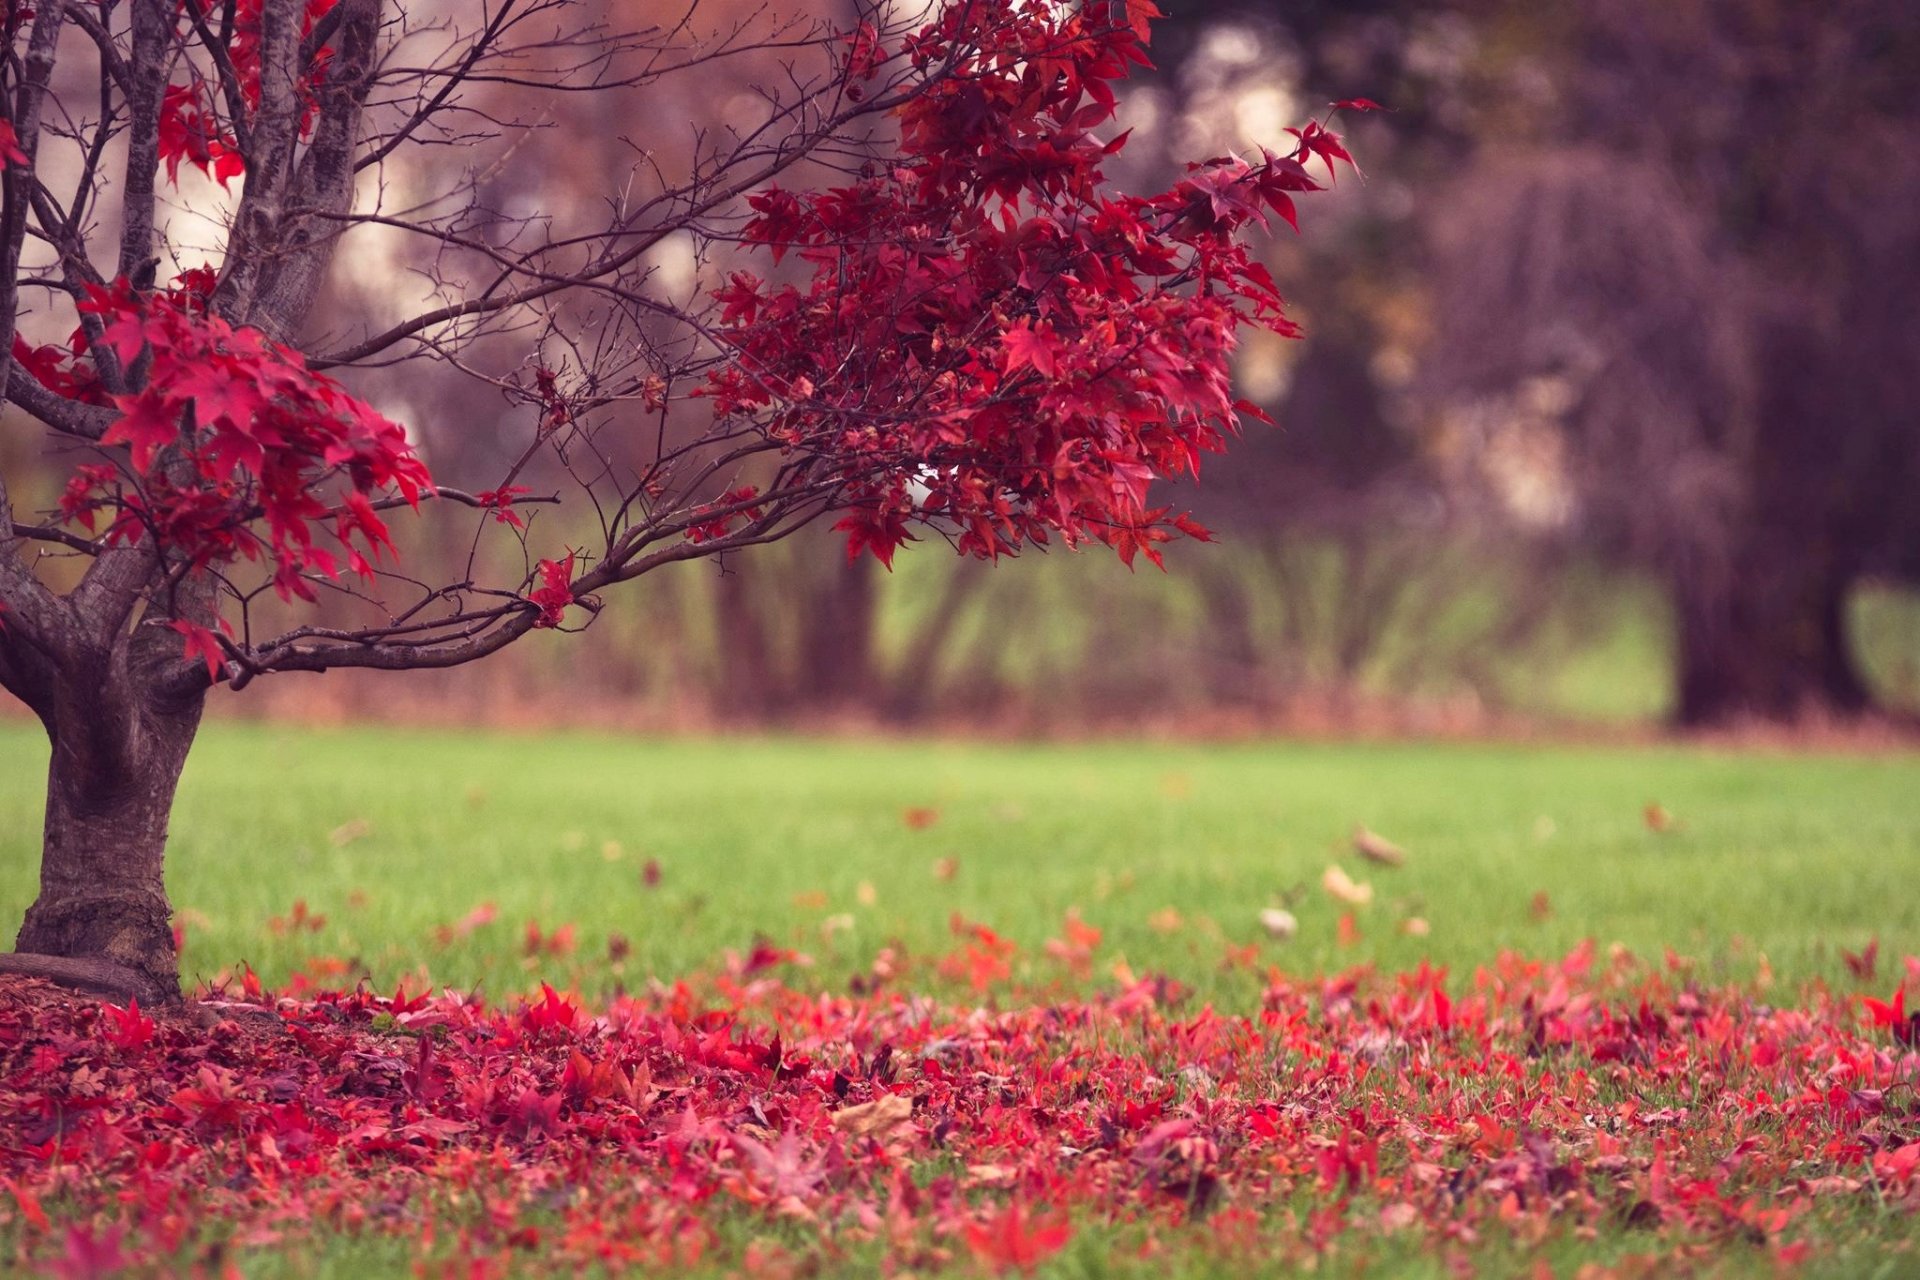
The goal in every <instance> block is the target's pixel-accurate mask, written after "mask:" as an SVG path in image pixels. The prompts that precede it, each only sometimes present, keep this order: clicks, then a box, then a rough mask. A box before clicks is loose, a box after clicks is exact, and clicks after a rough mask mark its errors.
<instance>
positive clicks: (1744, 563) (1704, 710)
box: [1674, 545, 1872, 727]
mask: <svg viewBox="0 0 1920 1280" xmlns="http://www.w3.org/2000/svg"><path fill="white" fill-rule="evenodd" d="M1851 586H1852V575H1851V574H1849V573H1848V572H1847V571H1846V570H1845V568H1844V567H1843V566H1842V565H1840V564H1839V563H1837V562H1836V561H1835V560H1834V559H1833V558H1831V557H1822V556H1820V555H1818V554H1817V553H1812V552H1809V551H1805V550H1800V549H1797V548H1790V547H1782V546H1779V545H1774V546H1771V547H1764V548H1756V549H1753V550H1750V552H1749V553H1748V554H1746V555H1744V556H1742V557H1740V561H1739V564H1738V568H1737V570H1736V571H1735V573H1734V574H1733V575H1732V576H1731V579H1730V581H1728V582H1726V583H1724V584H1719V585H1717V586H1716V585H1715V584H1711V583H1702V582H1698V581H1691V580H1689V578H1688V577H1687V575H1684V574H1682V575H1676V578H1675V580H1674V597H1675V600H1674V603H1675V612H1676V614H1677V624H1678V629H1679V664H1678V665H1679V682H1680V688H1679V700H1678V703H1677V705H1676V707H1675V718H1676V719H1677V720H1678V722H1679V723H1680V724H1682V725H1686V726H1689V727H1694V726H1709V725H1718V724H1727V723H1732V722H1737V721H1741V720H1751V719H1766V720H1792V719H1796V718H1798V717H1801V716H1805V715H1838V716H1846V715H1855V714H1858V713H1860V712H1862V711H1865V710H1866V709H1867V708H1868V707H1870V706H1871V705H1872V695H1871V693H1870V692H1869V690H1868V688H1867V685H1866V681H1865V680H1864V679H1863V678H1862V676H1861V674H1860V671H1859V668H1858V666H1857V665H1856V664H1855V662H1854V657H1853V650H1852V646H1851V644H1850V640H1849V636H1848V632H1847V597H1848V591H1849V588H1850V587H1851Z"/></svg>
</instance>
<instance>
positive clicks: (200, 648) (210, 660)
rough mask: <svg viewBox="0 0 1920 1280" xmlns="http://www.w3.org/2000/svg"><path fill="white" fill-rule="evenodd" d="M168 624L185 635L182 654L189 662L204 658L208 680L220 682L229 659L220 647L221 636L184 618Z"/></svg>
mask: <svg viewBox="0 0 1920 1280" xmlns="http://www.w3.org/2000/svg"><path fill="white" fill-rule="evenodd" d="M167 626H168V627H169V628H170V629H171V630H174V631H178V632H179V633H180V634H181V635H182V636H183V637H185V644H184V645H183V646H182V652H181V656H182V657H184V658H185V659H186V660H187V661H188V662H192V661H193V660H194V659H195V658H200V659H202V660H204V661H205V662H206V664H207V679H208V681H209V682H211V683H213V684H219V683H220V679H221V677H222V675H224V674H225V669H226V661H227V654H226V650H224V649H222V648H221V647H220V637H218V636H216V635H215V634H213V632H211V631H209V630H207V628H205V627H202V626H199V625H197V624H195V623H192V622H188V621H187V620H186V619H184V618H175V619H174V620H173V621H172V622H169V623H168V624H167Z"/></svg>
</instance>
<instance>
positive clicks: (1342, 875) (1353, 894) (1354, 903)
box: [1320, 866, 1373, 907]
mask: <svg viewBox="0 0 1920 1280" xmlns="http://www.w3.org/2000/svg"><path fill="white" fill-rule="evenodd" d="M1320 887H1321V888H1322V889H1325V890H1326V891H1327V892H1328V894H1330V895H1332V896H1333V897H1334V898H1337V899H1339V900H1340V901H1341V902H1344V903H1346V904H1347V905H1348V906H1350V907H1364V906H1366V905H1367V904H1368V903H1370V902H1372V901H1373V886H1372V885H1370V884H1367V883H1365V882H1364V881H1362V882H1355V881H1354V879H1353V877H1351V876H1349V875H1348V874H1347V873H1346V872H1344V871H1342V870H1341V869H1340V868H1339V867H1338V866H1331V867H1328V868H1327V870H1326V873H1325V874H1324V875H1322V876H1321V877H1320Z"/></svg>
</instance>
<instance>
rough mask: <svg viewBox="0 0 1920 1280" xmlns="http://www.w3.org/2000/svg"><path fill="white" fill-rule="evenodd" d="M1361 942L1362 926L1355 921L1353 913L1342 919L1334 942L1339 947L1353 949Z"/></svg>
mask: <svg viewBox="0 0 1920 1280" xmlns="http://www.w3.org/2000/svg"><path fill="white" fill-rule="evenodd" d="M1359 941H1360V926H1359V924H1357V923H1356V922H1355V921H1354V918H1353V912H1351V911H1349V912H1347V914H1345V915H1343V916H1341V917H1340V924H1339V926H1338V928H1337V929H1336V930H1335V931H1334V942H1335V944H1336V945H1338V946H1342V947H1351V946H1353V945H1354V944H1355V943H1357V942H1359Z"/></svg>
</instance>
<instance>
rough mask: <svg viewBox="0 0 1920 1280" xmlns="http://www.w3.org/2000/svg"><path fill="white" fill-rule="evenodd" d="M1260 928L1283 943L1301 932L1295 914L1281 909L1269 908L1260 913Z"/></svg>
mask: <svg viewBox="0 0 1920 1280" xmlns="http://www.w3.org/2000/svg"><path fill="white" fill-rule="evenodd" d="M1260 927H1261V928H1262V929H1265V930H1266V931H1267V936H1268V937H1272V938H1279V939H1281V940H1283V941H1284V940H1286V939H1288V938H1291V937H1292V936H1293V935H1294V934H1296V933H1298V932H1300V922H1299V921H1298V920H1296V919H1294V918H1293V912H1291V911H1283V910H1281V909H1280V908H1279V907H1268V908H1267V909H1266V910H1265V911H1262V912H1261V913H1260Z"/></svg>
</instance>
